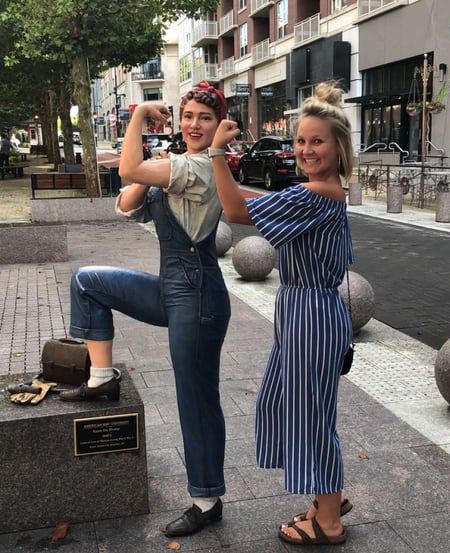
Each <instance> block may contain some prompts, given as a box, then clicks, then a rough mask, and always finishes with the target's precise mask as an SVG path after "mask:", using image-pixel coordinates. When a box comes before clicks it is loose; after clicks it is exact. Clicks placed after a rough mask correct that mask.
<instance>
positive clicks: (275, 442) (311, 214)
mask: <svg viewBox="0 0 450 553" xmlns="http://www.w3.org/2000/svg"><path fill="white" fill-rule="evenodd" d="M247 205H248V209H249V212H250V215H251V217H252V220H253V222H254V223H255V225H256V227H257V228H258V229H259V231H260V232H261V233H262V235H263V236H264V237H265V238H266V239H267V240H268V241H269V242H270V243H271V244H272V246H274V247H275V248H277V250H278V254H279V267H280V283H281V284H280V288H279V290H278V293H277V298H276V304H275V319H274V321H275V322H274V344H273V347H272V351H271V354H270V357H269V360H268V363H267V367H266V371H265V375H264V378H263V381H262V385H261V389H260V391H259V394H258V400H257V410H256V449H257V460H258V464H259V466H260V467H262V468H284V472H285V487H286V490H287V491H289V492H291V493H299V494H330V493H337V492H339V491H341V490H342V488H343V484H344V471H343V462H342V454H341V449H340V444H339V436H338V434H337V431H336V405H337V395H338V384H339V378H340V372H341V367H342V363H343V359H344V356H345V353H346V351H347V349H348V347H349V345H350V342H351V334H352V327H351V320H350V317H349V315H348V311H347V308H346V306H345V304H344V302H343V300H342V298H341V296H340V294H339V291H338V289H337V287H338V285H339V284H341V282H342V281H343V278H344V276H345V270H346V267H347V264H348V263H351V262H352V261H353V254H352V244H351V235H350V228H349V225H348V220H347V214H346V204H345V203H343V202H339V201H336V200H332V199H330V198H326V197H323V196H320V195H318V194H316V193H314V192H312V191H311V190H309V189H307V188H304V187H303V186H301V185H297V186H293V187H290V188H287V189H285V190H283V191H281V192H279V193H275V194H269V195H266V196H262V197H258V198H254V199H250V200H247Z"/></svg>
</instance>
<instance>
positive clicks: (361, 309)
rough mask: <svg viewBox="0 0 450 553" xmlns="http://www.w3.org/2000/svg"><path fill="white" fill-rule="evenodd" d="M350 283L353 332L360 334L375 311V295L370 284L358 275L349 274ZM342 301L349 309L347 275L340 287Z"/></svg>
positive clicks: (350, 272) (351, 272)
mask: <svg viewBox="0 0 450 553" xmlns="http://www.w3.org/2000/svg"><path fill="white" fill-rule="evenodd" d="M348 276H349V283H350V304H351V316H352V327H353V332H358V331H359V330H360V329H361V328H362V327H363V326H364V325H365V324H367V323H368V322H369V321H370V319H371V318H372V316H373V313H374V311H375V293H374V291H373V288H372V286H371V285H370V283H369V282H368V281H367V280H366V279H365V278H364V277H363V276H361V275H359V274H358V273H354V272H353V271H349V272H348ZM338 290H339V293H340V294H341V296H342V299H343V300H344V302H345V305H346V306H347V309H348V308H349V302H348V286H347V274H346V275H345V277H344V280H343V281H342V284H340V286H339V287H338Z"/></svg>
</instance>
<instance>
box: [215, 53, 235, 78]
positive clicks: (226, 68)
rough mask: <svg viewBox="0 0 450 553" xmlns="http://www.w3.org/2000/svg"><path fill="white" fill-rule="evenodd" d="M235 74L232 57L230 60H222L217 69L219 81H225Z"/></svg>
mask: <svg viewBox="0 0 450 553" xmlns="http://www.w3.org/2000/svg"><path fill="white" fill-rule="evenodd" d="M235 74H236V69H235V61H234V56H231V58H227V59H226V60H223V61H222V63H221V64H220V69H219V77H220V79H221V80H222V79H226V78H227V77H231V76H232V75H235Z"/></svg>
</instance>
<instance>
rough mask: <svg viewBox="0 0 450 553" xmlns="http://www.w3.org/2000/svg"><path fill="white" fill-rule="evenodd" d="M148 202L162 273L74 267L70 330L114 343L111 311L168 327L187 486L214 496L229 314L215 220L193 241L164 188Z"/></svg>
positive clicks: (219, 482)
mask: <svg viewBox="0 0 450 553" xmlns="http://www.w3.org/2000/svg"><path fill="white" fill-rule="evenodd" d="M147 202H148V207H149V210H150V214H151V217H152V219H153V220H154V222H155V226H156V230H157V234H158V238H159V243H160V254H161V260H160V275H159V277H158V276H156V275H151V274H149V273H144V272H138V271H131V270H126V269H116V268H112V267H103V266H102V267H96V266H94V267H83V268H81V269H78V270H77V271H76V272H75V273H74V274H73V276H72V282H71V325H70V334H71V336H73V337H77V338H83V339H88V340H112V339H113V337H114V326H113V316H112V312H111V310H117V311H120V312H122V313H124V314H126V315H128V316H130V317H133V318H134V319H137V320H139V321H142V322H144V323H147V324H151V325H156V326H166V327H168V331H169V346H170V355H171V359H172V365H173V369H174V374H175V383H176V392H177V402H178V411H179V417H180V422H181V430H182V434H183V443H184V454H185V461H186V469H187V476H188V491H189V493H190V495H191V496H192V497H218V496H221V495H223V494H224V493H225V483H224V475H223V463H224V453H225V422H224V417H223V413H222V409H221V406H220V396H219V367H220V351H221V348H222V344H223V340H224V338H225V334H226V330H227V326H228V321H229V318H230V301H229V296H228V292H227V290H226V287H225V283H224V281H223V277H222V273H221V271H220V268H219V265H218V262H217V256H216V245H215V237H216V229H217V224H218V221H217V224H216V226H215V228H214V229H213V230H212V231H211V233H210V234H209V236H208V237H207V238H205V239H204V240H202V241H201V242H199V243H198V244H195V243H194V242H193V241H192V240H191V239H190V238H189V236H188V234H187V233H186V231H185V230H184V229H183V228H182V226H181V225H180V224H179V222H178V221H177V220H176V218H175V216H174V215H173V213H172V211H171V210H170V208H169V205H168V200H167V195H166V194H165V193H163V191H162V190H161V189H151V190H150V191H149V194H148V196H147ZM149 360H151V351H150V349H149ZM149 362H151V361H149Z"/></svg>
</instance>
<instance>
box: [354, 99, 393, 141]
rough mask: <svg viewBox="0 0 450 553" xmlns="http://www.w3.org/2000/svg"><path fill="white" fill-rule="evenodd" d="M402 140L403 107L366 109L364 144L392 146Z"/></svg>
mask: <svg viewBox="0 0 450 553" xmlns="http://www.w3.org/2000/svg"><path fill="white" fill-rule="evenodd" d="M400 140H401V106H400V104H398V105H395V106H380V107H376V108H365V109H364V119H363V144H364V147H365V148H367V147H369V146H372V145H373V144H390V143H391V142H396V143H397V144H399V145H400Z"/></svg>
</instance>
